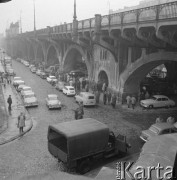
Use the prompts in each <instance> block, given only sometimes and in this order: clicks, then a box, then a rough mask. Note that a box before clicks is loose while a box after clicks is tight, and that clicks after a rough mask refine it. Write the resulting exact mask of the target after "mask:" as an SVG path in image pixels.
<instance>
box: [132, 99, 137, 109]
mask: <svg viewBox="0 0 177 180" xmlns="http://www.w3.org/2000/svg"><path fill="white" fill-rule="evenodd" d="M131 104H132V109H135V104H136V98H135V97H134V96H132V97H131Z"/></svg>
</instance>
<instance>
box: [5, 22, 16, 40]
mask: <svg viewBox="0 0 177 180" xmlns="http://www.w3.org/2000/svg"><path fill="white" fill-rule="evenodd" d="M18 34H19V22H16V23H11V24H10V27H9V29H6V37H14V36H17V35H18Z"/></svg>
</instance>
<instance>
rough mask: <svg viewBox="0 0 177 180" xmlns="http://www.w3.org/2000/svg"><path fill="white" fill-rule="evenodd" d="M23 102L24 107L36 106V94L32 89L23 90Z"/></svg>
mask: <svg viewBox="0 0 177 180" xmlns="http://www.w3.org/2000/svg"><path fill="white" fill-rule="evenodd" d="M23 103H24V106H25V107H31V106H38V105H39V103H38V100H37V98H36V95H35V94H34V92H32V91H25V92H24V94H23Z"/></svg>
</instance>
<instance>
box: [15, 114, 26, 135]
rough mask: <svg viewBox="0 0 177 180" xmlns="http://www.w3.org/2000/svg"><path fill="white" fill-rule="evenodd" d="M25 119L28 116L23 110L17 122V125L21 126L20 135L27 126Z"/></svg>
mask: <svg viewBox="0 0 177 180" xmlns="http://www.w3.org/2000/svg"><path fill="white" fill-rule="evenodd" d="M25 120H26V117H25V115H24V114H23V112H21V113H20V115H19V116H18V123H17V127H18V128H19V133H20V135H22V134H23V128H24V127H25Z"/></svg>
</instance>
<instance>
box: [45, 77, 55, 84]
mask: <svg viewBox="0 0 177 180" xmlns="http://www.w3.org/2000/svg"><path fill="white" fill-rule="evenodd" d="M46 79H47V82H49V83H51V82H57V78H56V77H55V76H49V77H47V78H46Z"/></svg>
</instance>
